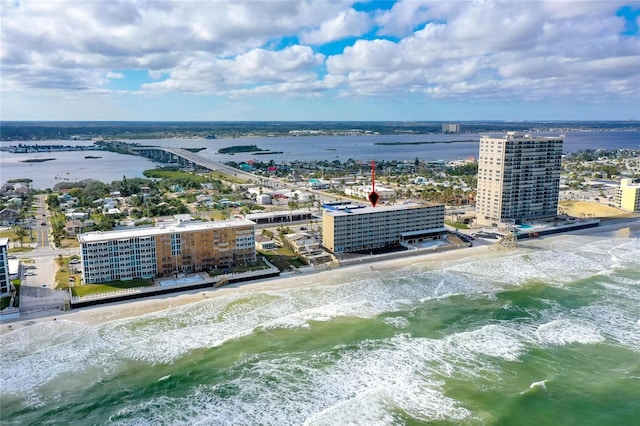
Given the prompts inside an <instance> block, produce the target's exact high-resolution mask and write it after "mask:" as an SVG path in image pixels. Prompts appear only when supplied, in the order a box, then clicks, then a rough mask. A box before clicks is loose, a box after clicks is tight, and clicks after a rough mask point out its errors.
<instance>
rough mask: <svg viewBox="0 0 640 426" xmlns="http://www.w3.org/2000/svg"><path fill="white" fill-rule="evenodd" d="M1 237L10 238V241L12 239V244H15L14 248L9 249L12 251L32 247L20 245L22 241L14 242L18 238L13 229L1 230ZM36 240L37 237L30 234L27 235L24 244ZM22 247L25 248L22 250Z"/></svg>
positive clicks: (25, 249) (27, 249)
mask: <svg viewBox="0 0 640 426" xmlns="http://www.w3.org/2000/svg"><path fill="white" fill-rule="evenodd" d="M0 238H8V239H9V241H10V244H13V245H14V248H13V249H9V252H11V251H12V250H16V252H20V251H30V249H29V248H28V247H20V243H18V242H14V240H15V238H16V233H15V232H13V229H5V230H4V231H0ZM35 241H36V239H35V238H29V235H27V236H26V237H25V238H24V239H23V240H22V244H29V243H33V242H35ZM16 245H17V246H16ZM21 248H23V249H24V250H20V249H21Z"/></svg>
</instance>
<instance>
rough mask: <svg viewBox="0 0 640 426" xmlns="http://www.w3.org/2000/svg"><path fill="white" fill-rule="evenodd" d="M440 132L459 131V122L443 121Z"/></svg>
mask: <svg viewBox="0 0 640 426" xmlns="http://www.w3.org/2000/svg"><path fill="white" fill-rule="evenodd" d="M442 133H460V124H454V123H444V124H443V125H442Z"/></svg>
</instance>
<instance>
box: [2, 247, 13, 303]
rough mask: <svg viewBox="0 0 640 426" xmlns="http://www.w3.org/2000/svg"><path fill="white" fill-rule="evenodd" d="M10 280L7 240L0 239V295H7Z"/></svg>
mask: <svg viewBox="0 0 640 426" xmlns="http://www.w3.org/2000/svg"><path fill="white" fill-rule="evenodd" d="M10 290H11V278H10V274H9V239H8V238H0V294H6V293H9V291H10Z"/></svg>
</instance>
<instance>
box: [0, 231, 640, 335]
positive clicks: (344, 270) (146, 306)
mask: <svg viewBox="0 0 640 426" xmlns="http://www.w3.org/2000/svg"><path fill="white" fill-rule="evenodd" d="M638 229H640V219H635V220H631V221H615V222H612V223H607V222H604V223H601V224H600V226H599V227H597V228H589V229H583V230H578V231H571V232H566V233H561V234H555V235H550V236H545V237H541V238H536V239H527V240H524V241H522V242H519V243H518V248H517V249H516V250H523V251H526V250H531V249H541V248H542V249H549V248H551V247H552V244H553V243H554V242H556V241H559V240H563V239H567V238H572V236H577V235H589V236H599V235H602V236H603V237H619V238H624V237H625V234H626V235H628V232H625V230H628V231H629V232H632V231H637V230H638ZM490 247H491V246H487V245H477V246H474V247H470V248H464V249H459V250H451V251H443V252H434V253H425V254H420V255H413V256H407V257H406V258H399V259H398V258H396V259H392V260H381V261H374V262H362V263H360V264H357V265H351V266H345V267H340V268H337V269H333V270H321V271H318V272H310V273H304V274H290V275H281V276H280V277H276V278H269V279H263V280H257V281H253V282H248V283H237V284H232V285H229V286H226V287H221V288H217V289H211V290H204V291H203V290H193V291H188V292H185V293H180V294H177V295H176V294H172V295H166V296H156V297H150V298H148V299H144V300H136V301H130V302H121V303H113V304H106V305H100V306H96V307H90V308H82V309H78V310H74V311H71V312H51V313H40V314H39V315H34V316H27V317H22V318H21V319H20V320H18V321H14V322H8V323H6V324H3V325H2V327H1V328H0V334H5V333H8V332H11V331H15V330H18V329H20V328H24V327H30V326H34V325H37V324H39V323H42V322H45V321H47V322H48V321H58V320H64V321H70V322H73V323H76V324H78V325H88V324H99V323H103V322H108V321H113V320H118V319H122V318H130V317H136V316H141V315H145V314H148V313H152V312H158V311H162V310H166V309H172V308H175V307H178V306H183V305H186V304H190V303H197V302H199V301H202V300H203V299H204V298H216V297H223V296H228V295H230V294H242V293H253V292H260V291H277V290H284V289H291V288H306V287H311V286H315V285H322V283H325V282H328V281H330V280H331V279H332V278H335V277H336V276H342V275H356V274H362V273H371V274H374V273H375V271H385V272H389V271H394V270H401V269H403V268H406V267H409V266H412V265H416V264H421V265H424V266H426V267H428V268H433V269H436V268H441V267H442V266H443V265H446V264H450V263H454V262H461V261H469V260H470V259H477V258H479V257H487V256H502V255H504V254H505V253H510V252H508V251H506V252H505V251H499V250H495V249H493V248H490Z"/></svg>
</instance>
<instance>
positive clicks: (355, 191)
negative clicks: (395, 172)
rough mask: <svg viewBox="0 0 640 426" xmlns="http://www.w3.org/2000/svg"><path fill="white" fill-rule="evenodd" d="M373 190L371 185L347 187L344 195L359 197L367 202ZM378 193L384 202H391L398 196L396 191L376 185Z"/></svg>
mask: <svg viewBox="0 0 640 426" xmlns="http://www.w3.org/2000/svg"><path fill="white" fill-rule="evenodd" d="M372 190H373V186H371V185H358V186H350V187H346V188H345V189H344V193H345V195H349V196H351V197H358V198H362V199H365V200H366V199H367V198H368V197H369V194H370V193H371V191H372ZM376 192H377V193H378V195H379V196H380V199H381V200H383V201H387V200H390V199H391V198H392V197H393V196H395V195H396V191H395V190H393V189H391V188H387V187H384V186H379V185H376Z"/></svg>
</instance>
